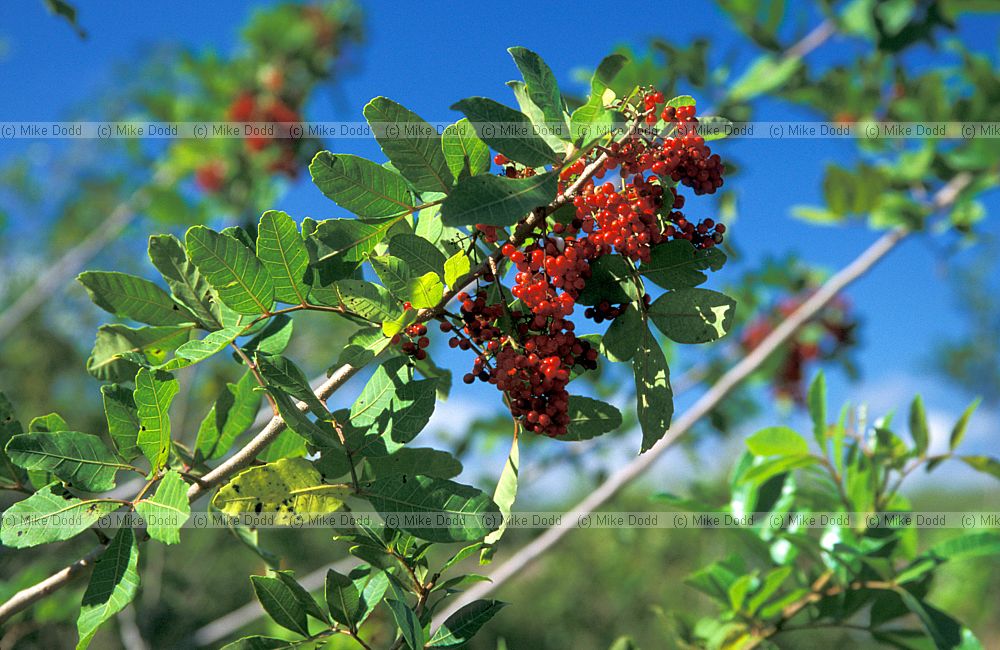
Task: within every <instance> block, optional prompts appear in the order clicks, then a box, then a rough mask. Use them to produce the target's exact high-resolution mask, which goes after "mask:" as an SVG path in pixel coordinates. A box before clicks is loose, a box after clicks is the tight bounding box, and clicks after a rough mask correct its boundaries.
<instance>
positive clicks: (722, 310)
mask: <svg viewBox="0 0 1000 650" xmlns="http://www.w3.org/2000/svg"><path fill="white" fill-rule="evenodd" d="M735 315H736V301H735V300H733V299H732V298H730V297H729V296H726V295H723V294H721V293H718V292H716V291H710V290H708V289H678V290H677V291H671V292H669V293H665V294H663V295H662V296H660V297H659V298H657V299H656V301H655V302H654V303H653V304H652V305H650V307H649V317H650V318H652V319H653V323H655V324H656V327H657V328H658V329H659V330H660V331H661V332H663V333H664V334H665V335H666V336H667V337H668V338H670V339H671V340H673V341H676V342H677V343H708V342H710V341H717V340H718V339H720V338H722V337H723V336H725V335H726V333H727V332H728V331H729V330H730V328H732V325H733V317H734V316H735Z"/></svg>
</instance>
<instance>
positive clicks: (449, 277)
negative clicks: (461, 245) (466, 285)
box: [444, 251, 472, 289]
mask: <svg viewBox="0 0 1000 650" xmlns="http://www.w3.org/2000/svg"><path fill="white" fill-rule="evenodd" d="M471 270H472V263H471V262H470V260H469V256H468V255H466V254H465V251H457V252H456V253H455V254H454V255H452V256H451V257H449V258H448V259H447V260H445V263H444V283H445V284H447V285H448V286H449V287H451V288H452V289H457V288H458V287H459V286H461V285H460V284H459V282H460V281H461V280H462V278H464V277H465V276H467V275H468V274H469V272H470V271H471Z"/></svg>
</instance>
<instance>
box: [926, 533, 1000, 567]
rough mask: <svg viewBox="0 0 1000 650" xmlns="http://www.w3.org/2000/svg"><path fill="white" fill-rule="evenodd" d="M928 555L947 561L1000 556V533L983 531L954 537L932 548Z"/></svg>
mask: <svg viewBox="0 0 1000 650" xmlns="http://www.w3.org/2000/svg"><path fill="white" fill-rule="evenodd" d="M926 555H928V556H932V557H935V558H937V559H940V560H946V561H951V560H959V559H965V558H970V557H982V556H984V555H1000V533H997V532H995V531H983V532H977V533H967V534H965V535H959V536H958V537H952V538H950V539H946V540H944V541H942V542H938V543H937V544H935V545H934V546H932V547H931V548H930V549H929V550H928V551H927V553H926Z"/></svg>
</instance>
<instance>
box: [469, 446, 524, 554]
mask: <svg viewBox="0 0 1000 650" xmlns="http://www.w3.org/2000/svg"><path fill="white" fill-rule="evenodd" d="M520 467H521V454H520V452H519V451H518V448H517V436H516V435H515V436H514V438H513V440H511V443H510V453H509V454H507V462H506V463H504V466H503V471H502V472H500V480H499V481H497V487H496V489H495V490H493V503H495V504H497V508H499V509H500V514H501V515H503V516H502V518H501V520H500V525H499V526H498V527H497V529H496V530H494V531H493V532H492V533H490V534H489V535H487V536H486V538H485V539H483V543H484V544H486V545H487V546H486V547H485V548H483V551H482V553H481V554H480V555H479V563H480V564H486V563H488V562H490V561H491V560H492V559H493V554H494V553H496V544H497V542H499V541H500V538H501V537H503V534H504V531H506V530H507V517H509V516H510V511H511V508H513V507H514V499H515V498H516V497H517V476H518V472H519V471H520Z"/></svg>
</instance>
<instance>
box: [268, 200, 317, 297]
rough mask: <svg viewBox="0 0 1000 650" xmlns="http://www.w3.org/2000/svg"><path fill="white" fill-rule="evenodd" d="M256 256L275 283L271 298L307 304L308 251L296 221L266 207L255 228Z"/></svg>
mask: <svg viewBox="0 0 1000 650" xmlns="http://www.w3.org/2000/svg"><path fill="white" fill-rule="evenodd" d="M257 258H258V259H259V260H260V262H261V264H263V265H264V269H265V270H266V271H267V273H268V275H270V276H271V279H272V280H273V282H274V297H275V298H276V299H277V300H279V301H281V302H284V303H288V304H289V305H302V304H305V303H306V298H307V297H308V295H309V281H310V280H311V279H312V272H311V271H310V270H309V252H308V251H307V250H306V245H305V242H304V241H302V235H300V234H299V229H298V226H296V225H295V220H294V219H292V218H291V217H290V216H288V215H287V214H285V213H284V212H278V211H276V210H268V211H267V212H265V213H264V214H263V215H262V216H261V218H260V226H259V227H258V229H257Z"/></svg>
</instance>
